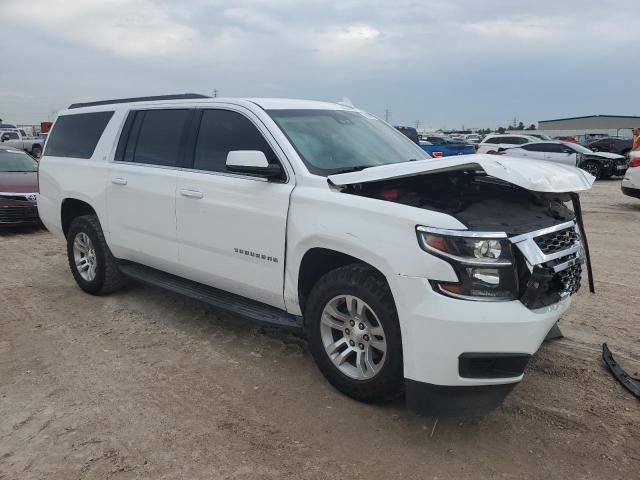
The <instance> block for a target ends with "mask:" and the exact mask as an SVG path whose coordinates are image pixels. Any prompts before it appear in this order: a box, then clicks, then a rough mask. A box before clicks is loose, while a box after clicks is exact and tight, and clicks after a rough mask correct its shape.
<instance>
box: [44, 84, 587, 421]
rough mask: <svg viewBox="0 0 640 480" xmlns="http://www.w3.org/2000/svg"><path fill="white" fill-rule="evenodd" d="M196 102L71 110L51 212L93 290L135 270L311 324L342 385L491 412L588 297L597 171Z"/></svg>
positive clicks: (328, 368) (360, 126)
mask: <svg viewBox="0 0 640 480" xmlns="http://www.w3.org/2000/svg"><path fill="white" fill-rule="evenodd" d="M179 97H180V98H176V97H175V96H170V97H155V98H146V99H137V101H134V102H132V101H131V100H132V99H123V100H115V101H111V102H95V103H90V104H78V105H73V106H72V107H71V108H69V109H67V110H64V111H62V112H60V114H59V115H58V117H57V119H56V122H55V124H54V125H53V128H52V130H51V134H50V136H49V139H48V141H47V148H46V150H45V155H44V157H43V158H42V160H41V162H40V170H39V177H40V196H39V209H40V215H41V218H42V220H43V222H44V223H45V225H46V227H47V228H48V229H49V231H51V232H52V234H54V235H56V236H57V237H58V238H60V239H62V240H64V241H66V246H67V255H68V259H69V267H70V269H71V273H72V275H73V277H74V279H75V281H76V282H77V284H78V286H79V287H80V288H81V289H83V290H84V291H85V292H87V293H90V294H94V295H98V294H107V293H109V292H113V291H115V290H117V289H119V288H121V287H123V285H124V282H125V279H126V278H127V277H130V278H135V279H138V280H141V281H145V282H148V283H151V284H155V285H157V286H160V285H161V286H163V287H164V288H168V289H170V290H174V291H177V292H181V293H183V294H186V295H190V296H192V297H194V298H198V299H199V300H201V301H206V302H209V303H211V304H213V305H215V306H217V307H218V308H224V309H227V310H231V311H233V312H236V313H241V314H243V315H246V316H249V317H251V318H253V319H254V320H257V321H261V322H266V323H267V324H269V325H272V326H285V327H287V328H292V329H297V330H298V331H300V332H301V333H303V334H305V335H306V336H307V338H308V339H309V345H310V347H309V348H310V351H311V353H312V355H313V357H314V359H315V360H316V362H317V364H318V366H319V368H320V370H321V371H322V373H323V374H324V375H325V377H326V378H327V379H328V380H329V382H331V384H332V385H334V386H335V387H336V388H337V389H338V390H339V391H341V392H343V393H345V394H346V395H349V396H351V397H353V398H355V399H358V400H362V401H367V402H373V401H381V400H384V399H387V398H390V397H392V396H396V395H397V394H399V393H400V392H401V391H403V390H404V393H405V399H406V401H407V403H408V404H409V407H410V408H411V409H412V410H414V411H416V412H419V413H428V414H430V415H435V416H440V415H469V414H479V413H486V412H488V411H490V410H492V409H493V408H495V407H496V406H497V405H499V404H500V403H501V401H502V399H503V398H504V396H505V395H507V394H508V392H509V391H510V390H511V389H512V388H513V387H514V385H516V384H517V383H518V382H520V381H521V380H522V378H523V376H524V374H525V367H526V364H527V361H528V360H529V357H530V356H531V355H533V354H534V353H535V352H536V351H537V350H538V348H539V347H540V344H541V343H542V341H543V339H544V338H545V336H546V335H547V333H548V332H549V330H550V329H551V328H552V327H553V326H554V325H555V324H556V321H557V320H558V318H559V317H560V316H562V315H563V314H565V312H566V311H567V310H568V309H569V306H570V304H571V296H572V295H573V294H574V293H576V291H577V290H578V289H579V287H580V274H581V269H582V262H583V255H582V252H583V248H582V242H583V240H582V239H583V238H584V231H582V230H581V227H580V225H581V222H578V221H577V217H576V214H577V215H579V211H578V212H575V211H574V210H572V209H571V208H570V205H569V204H570V202H571V201H572V200H571V199H572V198H573V199H576V198H577V196H572V195H569V194H570V193H576V195H577V192H582V191H584V190H587V189H589V188H591V185H592V183H593V178H592V177H591V176H590V175H587V174H586V173H585V172H583V171H581V170H579V169H577V168H569V167H566V166H564V165H556V164H548V165H546V166H545V168H543V169H541V168H540V165H539V162H535V161H527V160H524V159H510V158H508V157H504V158H503V157H496V156H492V155H476V156H474V157H473V158H472V159H466V158H456V157H454V158H445V159H431V158H429V157H428V155H427V154H426V153H425V152H424V151H422V150H421V149H420V148H419V147H418V146H417V145H416V144H415V143H414V142H412V141H410V140H408V139H407V138H406V137H405V136H403V135H400V134H399V133H398V131H397V130H395V129H394V128H392V127H390V126H389V125H388V124H387V123H385V122H383V121H381V120H379V119H377V118H376V117H375V116H373V115H370V114H368V113H366V112H364V111H361V110H358V109H355V108H353V107H350V106H345V105H340V104H334V103H323V102H315V101H305V100H289V99H282V98H278V99H256V98H252V99H240V98H203V97H202V96H199V95H182V96H179ZM184 97H187V98H184ZM256 407H257V408H258V407H259V405H256Z"/></svg>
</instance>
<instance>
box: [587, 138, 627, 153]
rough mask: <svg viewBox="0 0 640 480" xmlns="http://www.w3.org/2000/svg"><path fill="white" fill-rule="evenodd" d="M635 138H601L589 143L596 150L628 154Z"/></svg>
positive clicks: (588, 145)
mask: <svg viewBox="0 0 640 480" xmlns="http://www.w3.org/2000/svg"><path fill="white" fill-rule="evenodd" d="M632 143H633V140H631V139H630V138H615V137H608V138H601V139H599V140H596V141H594V142H590V143H589V144H587V147H589V148H590V149H591V150H593V151H594V152H610V153H617V154H618V155H626V154H628V153H629V152H630V151H631V145H632Z"/></svg>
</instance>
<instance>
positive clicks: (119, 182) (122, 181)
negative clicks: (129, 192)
mask: <svg viewBox="0 0 640 480" xmlns="http://www.w3.org/2000/svg"><path fill="white" fill-rule="evenodd" d="M111 183H115V184H116V185H126V184H127V179H126V178H122V177H115V178H112V179H111Z"/></svg>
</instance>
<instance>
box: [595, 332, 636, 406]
mask: <svg viewBox="0 0 640 480" xmlns="http://www.w3.org/2000/svg"><path fill="white" fill-rule="evenodd" d="M602 360H604V363H606V364H607V367H609V370H611V373H612V374H613V376H614V377H616V380H618V381H619V382H620V383H621V384H622V386H623V387H624V388H626V389H627V390H629V391H630V392H631V393H633V394H634V395H635V396H636V398H639V399H640V378H633V377H632V376H631V375H629V374H628V373H627V372H625V371H624V370H623V369H622V368H621V367H620V365H618V362H616V361H615V360H614V358H613V354H612V353H611V350H609V347H607V344H606V343H603V344H602Z"/></svg>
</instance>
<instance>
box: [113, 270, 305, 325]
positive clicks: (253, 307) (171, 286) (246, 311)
mask: <svg viewBox="0 0 640 480" xmlns="http://www.w3.org/2000/svg"><path fill="white" fill-rule="evenodd" d="M120 271H121V272H122V273H123V274H124V275H126V276H127V277H129V278H132V279H134V280H138V281H140V282H142V283H146V284H149V285H153V286H155V287H160V288H164V289H165V290H170V291H172V292H175V293H179V294H181V295H185V296H187V297H190V298H193V299H195V300H200V301H201V302H204V303H207V304H209V305H211V306H213V307H216V308H220V309H222V310H227V311H229V312H233V313H237V314H239V315H242V316H244V317H247V318H249V319H251V320H254V321H257V322H260V323H264V324H268V325H270V326H276V327H286V328H290V329H302V318H301V317H296V316H295V315H291V314H290V313H287V312H285V311H284V310H280V309H279V308H276V307H272V306H271V305H266V304H264V303H260V302H256V301H255V300H250V299H248V298H244V297H241V296H240V295H234V294H233V293H229V292H225V291H223V290H219V289H217V288H213V287H209V286H208V285H203V284H201V283H197V282H193V281H191V280H187V279H185V278H182V277H178V276H176V275H172V274H170V273H166V272H162V271H160V270H156V269H154V268H150V267H145V266H144V265H139V264H136V263H123V264H121V265H120Z"/></svg>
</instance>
